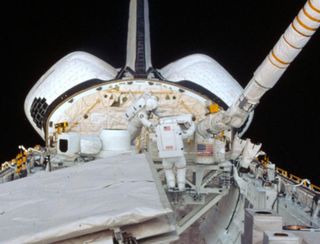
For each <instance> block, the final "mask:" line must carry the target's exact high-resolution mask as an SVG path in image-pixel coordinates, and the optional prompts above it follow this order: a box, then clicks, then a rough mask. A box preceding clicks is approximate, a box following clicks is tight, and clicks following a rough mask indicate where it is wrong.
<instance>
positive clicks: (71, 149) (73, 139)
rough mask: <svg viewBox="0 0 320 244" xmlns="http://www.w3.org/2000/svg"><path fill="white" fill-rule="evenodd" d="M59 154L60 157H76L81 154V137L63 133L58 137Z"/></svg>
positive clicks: (75, 134) (71, 133) (73, 133)
mask: <svg viewBox="0 0 320 244" xmlns="http://www.w3.org/2000/svg"><path fill="white" fill-rule="evenodd" d="M57 152H58V154H60V155H64V156H67V157H74V156H76V154H78V153H79V152H80V135H79V134H78V133H75V132H68V133H62V134H61V135H59V136H58V145H57Z"/></svg>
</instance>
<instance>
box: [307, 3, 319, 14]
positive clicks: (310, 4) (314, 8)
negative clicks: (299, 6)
mask: <svg viewBox="0 0 320 244" xmlns="http://www.w3.org/2000/svg"><path fill="white" fill-rule="evenodd" d="M308 4H309V6H310V8H311V9H313V10H314V11H315V12H317V13H319V14H320V9H317V8H316V7H315V6H314V5H313V4H312V3H311V1H310V0H308Z"/></svg>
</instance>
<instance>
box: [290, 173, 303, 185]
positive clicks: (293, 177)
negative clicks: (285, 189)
mask: <svg viewBox="0 0 320 244" xmlns="http://www.w3.org/2000/svg"><path fill="white" fill-rule="evenodd" d="M289 179H290V180H293V181H294V182H296V183H297V184H299V183H301V178H300V177H298V176H295V175H293V174H290V175H289Z"/></svg>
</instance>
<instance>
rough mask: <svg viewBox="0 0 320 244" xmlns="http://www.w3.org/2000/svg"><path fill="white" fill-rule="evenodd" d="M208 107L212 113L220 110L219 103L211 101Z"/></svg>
mask: <svg viewBox="0 0 320 244" xmlns="http://www.w3.org/2000/svg"><path fill="white" fill-rule="evenodd" d="M208 108H209V112H210V113H212V114H214V113H217V112H219V111H220V108H219V105H218V104H217V103H211V104H210V105H209V107H208Z"/></svg>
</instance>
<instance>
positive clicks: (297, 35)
mask: <svg viewBox="0 0 320 244" xmlns="http://www.w3.org/2000/svg"><path fill="white" fill-rule="evenodd" d="M319 25H320V1H319V0H309V1H308V2H307V3H306V4H305V6H304V8H303V9H301V10H300V12H299V14H298V15H297V16H296V17H295V19H294V20H293V22H292V23H291V24H290V26H289V27H288V28H287V30H286V31H285V33H284V34H283V35H282V36H281V38H280V39H279V41H278V42H277V43H276V45H275V46H274V48H273V49H272V50H271V52H270V53H269V55H268V56H267V57H266V58H265V60H264V61H263V62H262V64H261V65H260V66H259V67H258V69H257V70H256V71H255V72H254V76H253V78H252V79H251V80H250V82H249V84H248V85H247V86H246V88H245V89H244V91H243V93H242V95H241V96H240V97H239V98H238V99H237V101H236V102H235V103H234V104H233V105H232V106H231V107H230V108H229V109H228V110H227V111H220V112H218V113H216V114H210V115H209V116H208V117H207V118H206V119H204V120H202V121H201V122H200V123H199V125H198V133H199V134H201V135H202V136H206V135H208V133H212V134H218V133H220V132H221V131H223V130H226V129H232V128H240V127H241V126H242V125H243V124H244V122H245V121H246V119H247V118H248V115H249V114H250V112H252V111H253V110H254V108H255V107H256V106H257V105H258V103H259V101H260V99H261V98H262V96H263V95H264V94H265V93H266V92H267V91H268V90H270V89H271V88H272V87H273V86H274V85H275V84H276V83H277V82H278V80H279V79H280V77H281V76H282V74H283V73H284V72H285V71H286V69H287V67H288V66H289V65H290V63H291V62H292V61H293V60H294V59H295V57H296V56H297V55H298V54H299V53H300V51H301V50H302V48H303V47H304V46H305V45H306V43H307V42H308V41H309V39H310V38H311V36H312V35H313V34H314V33H315V31H316V30H317V29H318V27H319Z"/></svg>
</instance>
